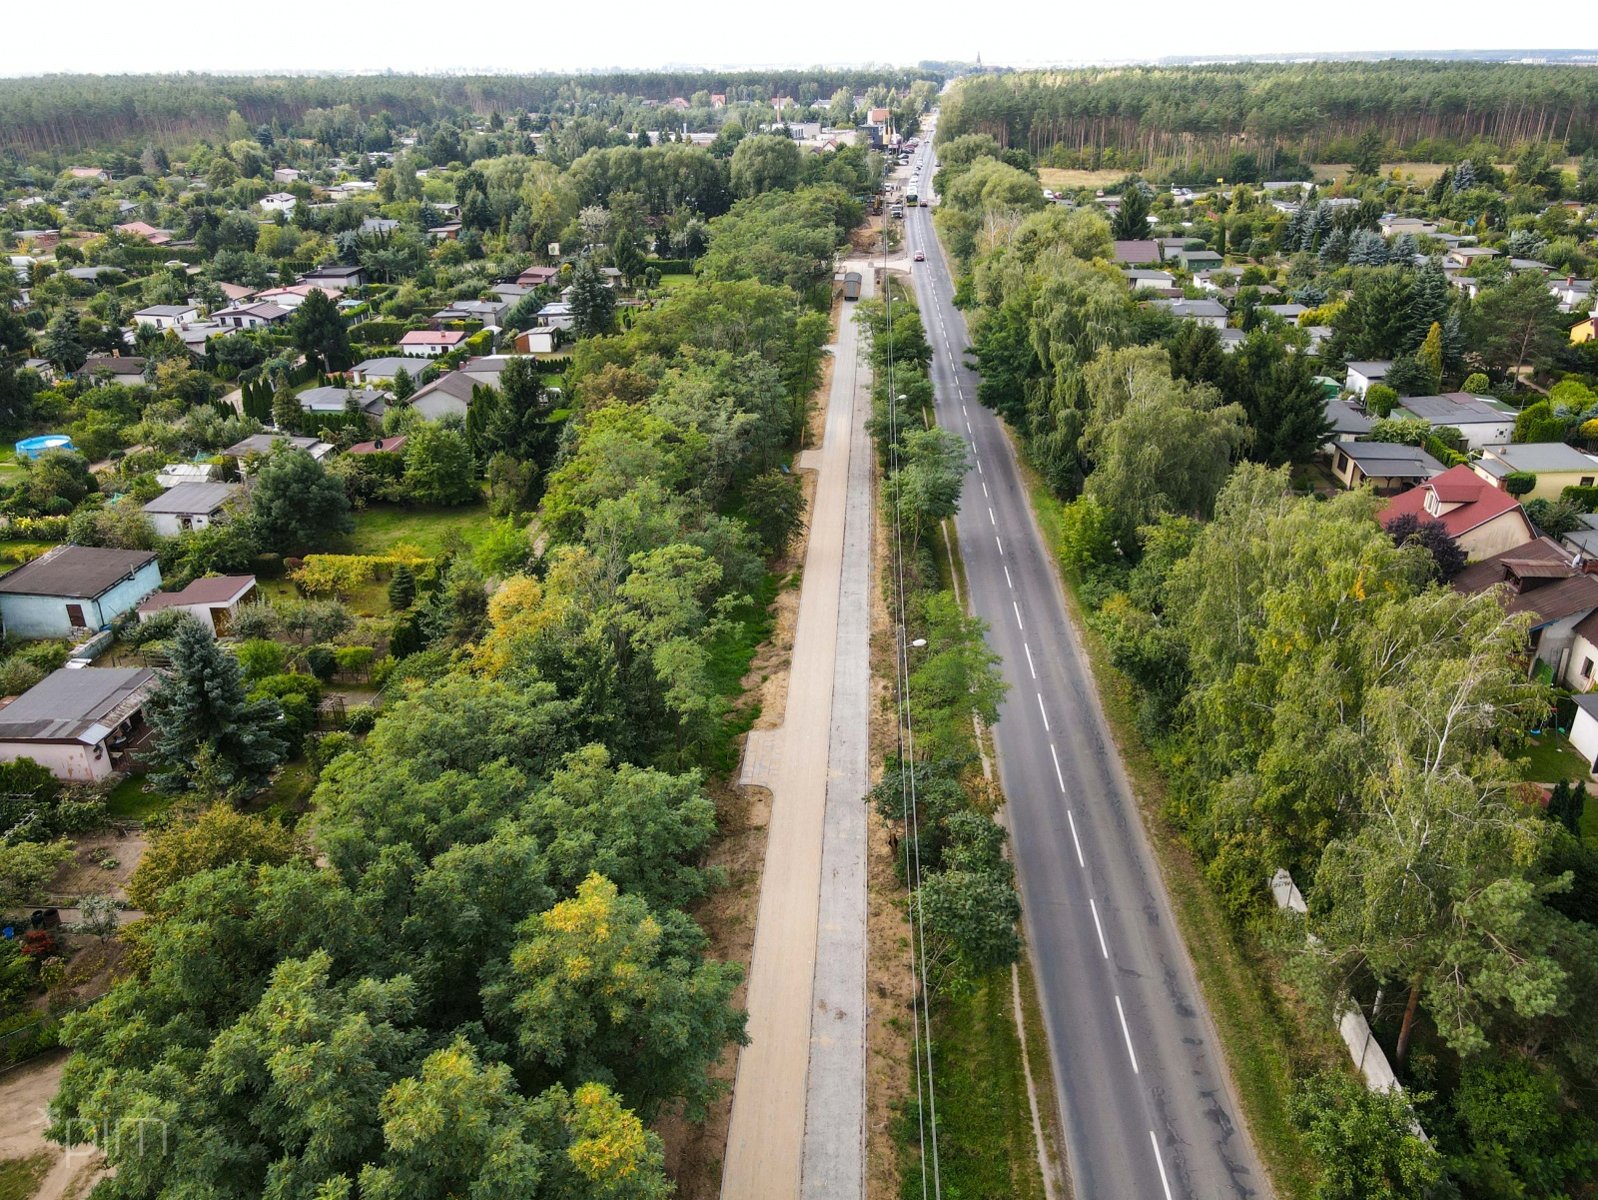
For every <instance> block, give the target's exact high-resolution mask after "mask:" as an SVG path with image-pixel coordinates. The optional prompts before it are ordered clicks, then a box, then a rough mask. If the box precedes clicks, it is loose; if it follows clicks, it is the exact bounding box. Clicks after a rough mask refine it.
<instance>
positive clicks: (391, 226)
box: [361, 217, 400, 237]
mask: <svg viewBox="0 0 1598 1200" xmlns="http://www.w3.org/2000/svg"><path fill="white" fill-rule="evenodd" d="M399 227H400V223H399V222H398V221H395V220H392V219H390V218H388V217H367V218H366V220H364V221H362V222H361V232H362V233H365V234H375V235H377V236H379V237H384V236H387V235H388V234H391V233H393V232H394V231H395V230H396V229H398V228H399Z"/></svg>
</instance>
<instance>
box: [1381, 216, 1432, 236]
mask: <svg viewBox="0 0 1598 1200" xmlns="http://www.w3.org/2000/svg"><path fill="white" fill-rule="evenodd" d="M1381 230H1382V236H1383V237H1399V236H1401V235H1403V234H1406V233H1407V234H1409V235H1410V236H1411V237H1430V236H1431V235H1432V234H1434V233H1436V232H1437V223H1436V222H1435V221H1426V220H1422V219H1421V218H1420V217H1383V218H1382V222H1381Z"/></svg>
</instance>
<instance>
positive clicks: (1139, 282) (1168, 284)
mask: <svg viewBox="0 0 1598 1200" xmlns="http://www.w3.org/2000/svg"><path fill="white" fill-rule="evenodd" d="M1121 274H1123V275H1125V276H1126V282H1127V286H1129V287H1130V288H1131V289H1132V290H1133V291H1134V292H1144V291H1149V292H1169V291H1171V290H1172V289H1174V288H1175V287H1176V276H1174V275H1172V274H1171V273H1170V272H1169V271H1149V270H1144V269H1143V268H1140V267H1133V268H1131V269H1129V270H1125V271H1122V272H1121Z"/></svg>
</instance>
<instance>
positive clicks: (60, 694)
mask: <svg viewBox="0 0 1598 1200" xmlns="http://www.w3.org/2000/svg"><path fill="white" fill-rule="evenodd" d="M155 686H156V677H155V673H154V672H153V671H151V670H150V669H149V668H147V667H119V668H114V669H113V668H106V667H80V668H77V669H71V668H67V667H63V668H61V669H60V670H59V671H55V672H52V673H51V674H49V675H47V676H45V677H44V678H43V679H42V680H40V681H39V682H38V683H36V684H35V685H34V686H33V687H31V688H29V689H28V690H27V691H25V692H23V693H22V695H20V696H18V697H17V698H16V699H14V700H12V701H10V702H9V703H6V704H5V705H4V707H0V762H16V761H17V759H19V758H31V759H32V760H33V761H34V762H36V763H38V764H39V765H40V766H41V767H45V768H46V769H48V770H49V772H50V773H51V774H52V775H54V776H55V777H56V778H57V779H65V780H69V781H72V782H77V783H88V782H92V781H94V780H97V779H104V778H105V777H106V776H107V775H110V774H111V773H112V772H113V771H117V770H120V769H121V768H122V767H124V766H126V765H127V757H128V754H129V753H130V751H131V750H132V748H133V747H134V746H136V745H137V744H138V743H139V742H140V741H141V740H142V739H143V738H144V737H145V736H148V734H149V726H147V725H146V724H145V722H144V703H145V701H146V700H147V699H149V696H150V693H151V692H153V691H154V690H155Z"/></svg>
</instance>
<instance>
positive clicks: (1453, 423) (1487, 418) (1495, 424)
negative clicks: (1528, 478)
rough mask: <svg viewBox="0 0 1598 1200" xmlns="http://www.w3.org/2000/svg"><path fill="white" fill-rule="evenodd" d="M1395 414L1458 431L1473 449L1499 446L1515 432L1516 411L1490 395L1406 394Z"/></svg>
mask: <svg viewBox="0 0 1598 1200" xmlns="http://www.w3.org/2000/svg"><path fill="white" fill-rule="evenodd" d="M1393 416H1395V417H1414V418H1416V419H1417V420H1421V421H1425V422H1426V423H1427V424H1428V425H1430V426H1431V427H1432V428H1433V429H1442V428H1445V427H1452V428H1454V429H1457V430H1459V432H1460V433H1461V434H1462V435H1463V436H1464V438H1465V444H1466V445H1467V446H1468V447H1469V448H1470V449H1472V450H1481V449H1483V448H1485V447H1487V446H1500V445H1503V444H1504V443H1505V442H1507V441H1509V439H1510V436H1511V435H1512V434H1513V433H1514V432H1515V410H1514V409H1512V408H1510V407H1509V405H1507V404H1505V403H1504V402H1503V401H1502V400H1499V399H1497V398H1496V397H1493V396H1473V395H1471V394H1470V393H1469V392H1445V393H1444V394H1443V395H1441V396H1405V397H1404V398H1403V400H1401V401H1399V404H1398V407H1397V408H1395V409H1393Z"/></svg>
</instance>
